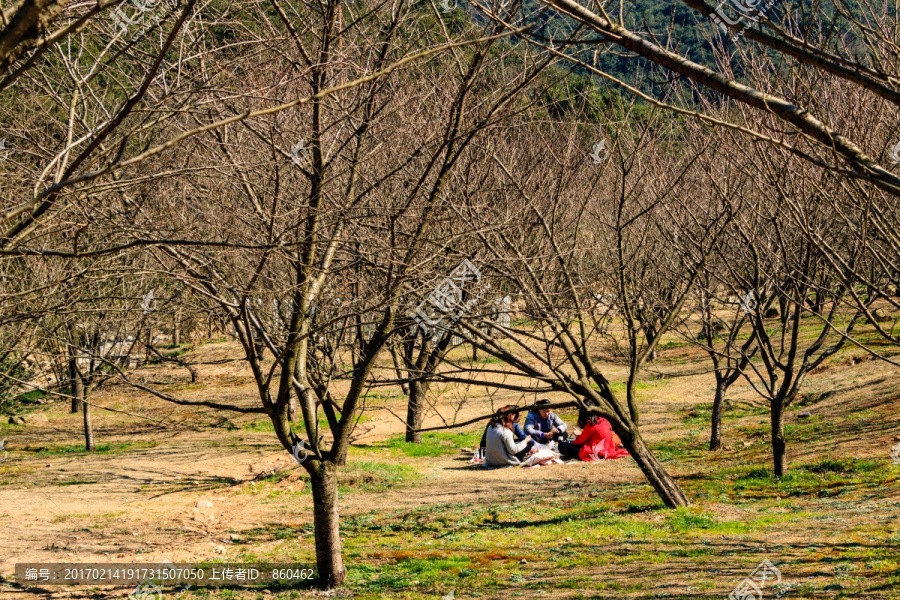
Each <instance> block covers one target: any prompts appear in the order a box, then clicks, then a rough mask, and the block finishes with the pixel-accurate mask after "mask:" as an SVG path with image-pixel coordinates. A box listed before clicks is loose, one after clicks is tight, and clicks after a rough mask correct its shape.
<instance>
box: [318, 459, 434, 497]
mask: <svg viewBox="0 0 900 600" xmlns="http://www.w3.org/2000/svg"><path fill="white" fill-rule="evenodd" d="M417 477H419V472H418V471H417V470H416V469H414V468H413V467H410V466H408V465H394V464H388V463H377V462H368V461H359V462H356V461H350V462H348V463H347V466H345V467H344V468H342V469H340V470H338V486H339V488H340V489H343V490H345V491H347V490H349V489H352V488H357V489H361V490H363V491H368V492H373V491H376V492H377V491H383V490H386V489H389V488H393V487H395V486H398V485H402V484H404V483H409V482H411V481H413V480H415V479H416V478H417ZM307 487H308V486H307Z"/></svg>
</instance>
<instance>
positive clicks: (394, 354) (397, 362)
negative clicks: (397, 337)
mask: <svg viewBox="0 0 900 600" xmlns="http://www.w3.org/2000/svg"><path fill="white" fill-rule="evenodd" d="M388 351H389V352H390V353H391V360H392V361H393V363H394V371H395V372H396V373H397V380H398V381H400V389H401V390H403V393H404V394H406V395H409V384H407V383H403V379H404V377H403V368H402V366H401V365H402V364H403V360H402V359H401V358H400V353H399V352H398V351H397V346H396V345H394V344H391V345H390V346H388Z"/></svg>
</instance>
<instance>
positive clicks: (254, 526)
mask: <svg viewBox="0 0 900 600" xmlns="http://www.w3.org/2000/svg"><path fill="white" fill-rule="evenodd" d="M227 346H228V345H227V344H218V345H215V347H214V348H213V350H214V351H215V352H220V353H223V354H228V353H230V352H233V351H234V349H230V348H228V347H227ZM856 352H857V353H858V352H859V351H856ZM186 356H188V357H190V353H188V354H187V355H186ZM207 358H208V357H207ZM701 358H702V357H700V355H698V354H697V353H692V352H691V351H690V349H688V348H685V347H683V346H681V345H679V344H677V343H676V342H675V341H672V343H671V344H669V346H666V347H665V349H664V351H663V354H662V357H661V359H660V361H661V362H660V364H661V366H667V365H668V366H670V367H672V368H682V365H683V366H684V367H683V368H685V369H694V371H695V372H696V371H699V368H698V367H699V366H700V365H699V360H700V359H701ZM862 358H864V357H862V356H856V354H853V352H852V351H848V352H843V353H841V354H839V355H838V356H836V357H834V358H832V359H830V360H829V362H828V363H827V365H826V366H825V368H822V369H821V370H820V371H819V372H817V373H816V374H814V375H813V376H811V378H810V380H809V382H808V385H807V386H806V388H805V396H804V397H803V398H802V399H801V400H800V401H799V402H798V405H797V406H795V407H792V408H791V410H790V411H789V414H788V419H787V427H786V431H787V438H788V444H789V446H788V458H789V461H790V470H789V472H788V474H787V475H786V476H785V477H783V478H780V479H779V478H775V477H773V476H772V474H771V456H770V453H769V450H768V435H769V431H768V420H767V412H766V410H765V409H764V408H761V407H759V406H758V400H757V399H756V398H755V397H754V396H753V394H752V391H751V390H749V388H747V387H746V386H741V385H737V386H736V387H735V389H734V390H732V391H731V392H730V393H729V399H730V400H731V402H730V403H729V409H728V411H727V412H726V415H725V427H724V441H725V444H726V448H725V449H724V450H722V451H720V452H716V453H711V452H709V451H708V450H706V443H707V435H708V433H707V429H708V422H709V412H710V408H711V407H710V403H709V400H710V398H711V392H712V381H711V378H710V377H709V376H700V375H698V376H691V377H682V378H674V379H661V380H657V379H654V378H648V379H646V380H644V381H642V382H641V385H640V386H639V394H640V398H641V409H642V418H643V420H644V421H643V423H644V424H643V425H642V428H643V429H644V431H645V435H646V437H647V439H648V441H649V443H650V446H651V448H652V449H653V450H654V452H656V454H657V455H658V456H659V457H660V459H661V460H662V461H663V462H664V464H665V465H666V467H667V469H669V470H670V472H671V473H672V474H673V475H674V476H675V477H676V478H677V480H678V481H679V483H680V484H681V485H682V486H683V488H684V490H685V491H686V493H687V495H688V496H689V497H690V498H691V501H692V505H691V506H690V507H689V508H686V509H680V510H675V511H673V510H668V509H665V508H664V507H663V506H662V505H661V504H660V502H659V500H658V499H657V498H656V496H655V494H654V493H653V490H652V488H650V487H649V486H648V485H647V484H646V482H645V480H644V479H643V477H642V475H641V473H640V471H639V470H638V469H637V468H636V467H635V465H634V463H633V461H631V460H630V459H621V460H618V461H609V462H601V463H593V464H584V463H577V464H572V465H566V466H560V467H552V468H541V469H530V470H521V469H507V470H500V471H490V472H488V471H485V470H483V469H480V468H477V467H470V466H469V465H468V463H467V460H466V459H467V458H468V456H465V455H463V454H462V453H461V452H460V448H462V447H472V446H473V445H474V444H475V443H476V442H477V440H478V438H479V437H480V433H481V428H480V427H473V428H470V429H467V430H464V431H456V432H449V433H431V434H426V435H425V437H424V442H423V444H422V445H413V444H407V443H405V442H404V441H403V438H402V424H401V423H399V421H397V420H396V419H391V418H390V417H389V415H386V413H385V412H384V411H383V410H381V409H387V408H390V409H392V410H393V411H394V412H398V411H399V409H401V408H402V402H403V398H402V396H399V395H397V394H394V393H392V392H389V391H386V392H384V393H383V395H380V396H378V397H377V398H376V397H375V395H373V398H372V404H373V405H374V406H376V407H377V410H373V411H372V412H370V413H367V414H366V415H364V418H363V419H361V421H360V425H359V429H360V430H361V431H363V430H364V431H365V432H366V434H365V436H362V437H361V438H360V440H359V441H358V443H357V444H356V445H355V447H354V448H353V450H352V451H351V454H350V460H349V464H348V465H347V467H346V468H344V469H342V471H341V473H340V495H341V512H342V515H343V520H342V529H341V532H342V536H343V539H344V560H345V562H346V564H347V567H348V577H349V580H348V584H347V585H346V586H345V587H344V588H341V589H339V590H336V591H335V592H332V594H333V595H337V596H348V597H355V598H360V599H375V598H379V599H380V598H404V599H420V598H421V599H424V598H434V599H437V598H442V597H446V595H447V594H448V593H449V592H450V591H451V590H453V591H454V595H455V598H538V597H541V598H572V599H575V598H593V599H613V598H616V599H619V598H635V599H637V598H641V599H650V598H678V599H682V598H683V599H689V598H691V599H693V598H726V597H728V594H729V592H731V590H733V589H734V588H735V586H737V585H738V584H739V583H740V582H741V581H742V580H744V579H745V578H746V577H748V576H749V575H750V574H751V573H752V572H753V571H754V569H756V567H757V566H758V565H759V564H760V563H761V562H762V561H763V560H764V559H768V560H769V561H771V562H772V563H773V564H774V565H775V566H776V567H777V568H778V569H779V570H780V573H781V582H780V583H778V584H777V585H776V584H774V582H771V581H770V582H769V583H768V585H767V586H766V587H765V589H764V594H765V595H764V597H767V598H769V597H771V598H774V597H776V595H779V597H788V598H884V599H900V552H898V549H900V518H898V517H900V510H898V509H900V485H898V479H900V465H898V464H894V461H893V460H892V459H891V455H890V452H891V448H892V447H893V446H894V445H896V444H897V442H898V441H900V415H898V412H897V410H896V408H897V400H898V398H900V391H898V385H897V378H896V372H895V371H894V370H892V368H890V367H886V366H884V365H883V364H881V363H877V362H875V361H871V360H861V359H862ZM154 368H159V369H163V368H166V367H161V366H158V367H154ZM235 368H236V367H235ZM153 376H154V377H157V378H158V380H160V381H171V382H172V383H171V385H172V386H173V389H174V388H177V387H179V386H183V380H180V379H179V375H177V374H176V373H175V372H174V371H172V372H169V371H166V372H164V373H154V374H153ZM180 389H181V390H182V391H184V389H185V388H184V387H182V388H180ZM187 389H191V390H193V391H194V392H195V393H197V394H212V395H217V396H228V397H230V398H240V397H243V398H247V399H248V402H249V401H250V400H249V399H252V397H253V396H252V393H253V390H252V382H250V381H249V380H248V379H247V378H246V376H245V374H242V373H240V372H238V371H233V372H231V371H229V372H225V371H223V372H221V373H206V374H205V375H204V378H203V382H202V385H195V386H193V387H192V388H187ZM128 394H133V392H130V391H127V390H124V389H121V388H113V389H110V390H107V391H103V392H101V393H100V394H99V395H98V397H97V401H98V402H100V403H104V405H107V406H110V407H120V408H122V407H125V408H127V409H128V410H129V412H132V413H134V414H140V415H145V416H148V417H152V418H154V419H157V420H162V421H165V422H166V423H170V425H158V424H157V425H153V424H148V423H147V422H146V421H141V420H140V419H137V418H134V417H131V416H128V415H122V414H119V413H104V412H99V411H98V412H95V420H96V422H97V426H98V443H99V446H98V451H97V452H95V453H92V454H87V453H85V452H84V451H83V450H82V449H81V447H80V446H79V444H78V443H77V442H78V436H79V429H78V427H79V422H78V415H69V414H68V413H67V412H66V410H65V406H64V405H62V404H54V405H51V406H50V407H49V408H48V407H47V406H43V407H41V408H40V409H39V410H42V411H44V412H45V413H46V414H47V415H48V417H49V418H50V422H49V424H48V425H46V426H13V425H6V424H4V425H0V438H3V437H5V438H8V440H9V449H10V458H11V460H8V461H6V462H5V463H2V464H0V539H3V540H4V547H5V550H6V556H5V557H3V556H0V573H2V575H3V576H4V577H5V578H6V583H0V596H2V597H3V598H4V599H5V598H7V597H8V598H15V599H16V600H18V599H19V598H22V599H25V598H32V597H44V598H69V597H75V598H87V597H91V598H107V597H108V598H112V597H116V598H119V597H123V596H125V595H127V593H128V592H129V591H130V590H125V589H116V590H113V589H68V588H52V589H51V588H44V589H38V590H35V589H23V588H22V587H20V586H19V585H18V584H15V583H13V582H12V578H11V572H12V570H13V569H12V566H13V564H14V563H15V562H26V561H34V562H37V561H46V562H61V561H70V562H88V561H97V562H112V561H118V562H146V563H158V562H159V560H161V559H162V558H169V559H170V560H173V561H174V562H191V561H199V560H219V561H222V560H227V561H229V562H244V561H247V562H250V561H278V562H309V561H312V560H313V558H314V551H313V544H312V522H311V502H312V499H311V495H310V493H309V488H308V486H307V485H306V482H305V475H304V474H303V473H302V471H301V470H298V469H295V468H291V463H290V460H289V457H287V454H286V453H284V452H283V451H282V450H280V449H279V448H278V447H277V445H276V444H275V443H274V440H273V436H272V432H271V427H270V425H268V424H267V422H266V421H265V420H264V419H262V418H260V417H259V416H253V415H249V416H238V417H235V416H232V415H229V416H223V415H220V414H216V413H213V412H210V411H198V410H193V409H181V408H177V409H173V408H172V407H171V406H168V405H166V404H164V403H161V402H158V401H155V400H153V399H150V398H147V397H144V396H129V395H128ZM500 400H504V399H500ZM513 400H515V399H513ZM474 401H475V399H473V402H474ZM504 401H505V400H504ZM801 410H809V411H811V412H812V416H811V417H810V418H807V419H799V418H798V417H797V413H798V412H800V411H801ZM566 418H567V420H569V421H570V422H572V420H573V419H572V418H571V416H566ZM323 425H324V424H323ZM204 500H207V501H208V502H209V503H210V504H212V505H213V506H214V508H211V509H208V510H207V509H204V508H202V506H204V505H203V504H202V502H203V501H204ZM198 507H199V508H198ZM316 594H317V593H316V592H315V591H313V590H309V589H304V588H302V587H301V588H296V589H278V588H271V589H270V590H267V591H265V592H264V591H261V590H246V589H241V588H230V589H221V588H201V589H192V590H189V591H188V592H186V593H184V594H183V595H182V596H181V597H182V598H184V599H185V600H191V599H209V600H226V599H231V598H247V599H251V598H252V599H258V600H271V599H272V598H275V597H277V598H284V599H290V598H304V597H309V596H313V595H316ZM169 596H170V593H169V592H167V594H166V597H169Z"/></svg>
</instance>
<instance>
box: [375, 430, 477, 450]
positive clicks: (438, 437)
mask: <svg viewBox="0 0 900 600" xmlns="http://www.w3.org/2000/svg"><path fill="white" fill-rule="evenodd" d="M480 440H481V434H480V433H475V432H461V433H445V432H436V433H423V434H422V443H421V444H413V443H411V442H406V441H405V438H404V436H403V435H395V436H393V437H391V438H389V439H388V440H387V441H385V442H382V443H380V444H377V445H376V446H375V447H378V448H390V449H392V450H396V451H398V452H400V453H402V454H405V455H406V456H444V455H447V454H457V453H458V452H459V449H460V448H462V447H464V446H468V447H472V446H474V445H475V444H478V443H479V441H480Z"/></svg>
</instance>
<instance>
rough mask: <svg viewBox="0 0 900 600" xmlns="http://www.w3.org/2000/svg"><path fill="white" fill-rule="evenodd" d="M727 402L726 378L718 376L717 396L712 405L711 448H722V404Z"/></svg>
mask: <svg viewBox="0 0 900 600" xmlns="http://www.w3.org/2000/svg"><path fill="white" fill-rule="evenodd" d="M723 404H725V380H724V378H721V377H717V378H716V396H715V398H714V399H713V407H712V428H711V433H710V436H709V449H710V450H719V449H721V448H722V405H723Z"/></svg>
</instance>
